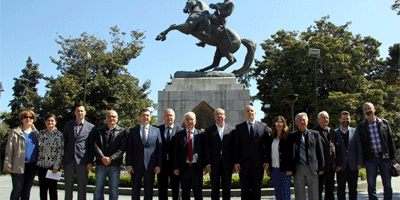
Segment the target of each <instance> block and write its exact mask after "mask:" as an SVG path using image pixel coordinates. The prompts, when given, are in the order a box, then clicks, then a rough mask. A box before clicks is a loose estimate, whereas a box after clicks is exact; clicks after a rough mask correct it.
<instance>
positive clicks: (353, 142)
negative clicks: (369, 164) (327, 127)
mask: <svg viewBox="0 0 400 200" xmlns="http://www.w3.org/2000/svg"><path fill="white" fill-rule="evenodd" d="M348 131H349V132H348V133H347V134H349V143H348V145H347V147H346V145H345V144H344V140H343V137H342V131H341V130H340V128H337V129H336V130H335V134H336V147H337V154H336V166H340V167H342V169H341V170H340V171H344V170H345V169H346V167H350V169H351V170H357V165H364V163H363V150H362V146H361V140H360V135H359V134H358V133H357V132H356V129H355V128H352V127H349V129H348ZM347 163H348V164H347Z"/></svg>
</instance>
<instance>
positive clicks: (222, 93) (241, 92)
mask: <svg viewBox="0 0 400 200" xmlns="http://www.w3.org/2000/svg"><path fill="white" fill-rule="evenodd" d="M249 103H250V91H249V90H248V89H244V87H243V86H242V85H241V84H237V83H236V78H235V77H201V78H174V79H172V82H171V83H170V84H168V85H166V86H165V89H164V90H163V91H158V120H157V124H159V125H160V124H163V123H164V120H163V115H164V110H165V109H167V108H172V109H173V110H174V111H175V115H176V119H175V124H177V125H179V126H181V125H183V120H184V115H185V113H187V112H189V111H193V112H194V113H196V118H197V124H196V128H200V129H202V128H207V127H208V126H210V125H212V124H213V123H215V121H214V113H213V112H214V110H215V109H217V108H222V109H224V110H225V112H226V113H225V114H226V123H227V124H229V125H232V126H235V125H236V124H238V123H240V122H243V121H245V117H244V109H245V107H246V106H247V105H249Z"/></svg>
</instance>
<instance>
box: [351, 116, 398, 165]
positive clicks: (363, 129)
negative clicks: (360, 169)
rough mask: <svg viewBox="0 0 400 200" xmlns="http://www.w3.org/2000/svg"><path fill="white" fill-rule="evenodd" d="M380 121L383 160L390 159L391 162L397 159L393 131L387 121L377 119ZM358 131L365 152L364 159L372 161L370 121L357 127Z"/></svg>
mask: <svg viewBox="0 0 400 200" xmlns="http://www.w3.org/2000/svg"><path fill="white" fill-rule="evenodd" d="M377 120H378V131H379V137H380V140H381V146H382V156H383V158H388V159H390V160H393V159H396V146H395V144H394V141H393V135H392V130H391V129H390V125H389V123H388V121H386V120H385V119H380V118H377ZM357 131H358V132H359V134H360V139H361V145H362V147H363V150H364V159H365V160H370V159H371V158H372V154H371V152H372V151H371V141H370V139H369V135H370V133H369V127H368V119H365V120H364V121H362V122H360V123H359V124H358V127H357Z"/></svg>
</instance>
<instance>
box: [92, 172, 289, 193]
mask: <svg viewBox="0 0 400 200" xmlns="http://www.w3.org/2000/svg"><path fill="white" fill-rule="evenodd" d="M107 180H108V179H107ZM95 182H96V176H95V174H94V173H89V178H88V184H89V185H94V184H95ZM231 184H232V185H231V188H232V189H240V178H239V174H237V173H235V174H233V175H232V182H231ZM106 185H108V181H107V182H106ZM292 185H293V184H292ZM142 186H143V182H142ZM119 187H132V183H131V176H130V175H126V174H125V173H124V172H121V176H120V180H119ZM154 187H158V181H157V176H156V177H155V179H154ZM169 187H170V185H169ZM262 187H263V188H269V187H272V182H271V179H270V177H268V176H267V175H264V179H263V181H262ZM203 189H211V180H210V175H209V174H207V175H205V176H203Z"/></svg>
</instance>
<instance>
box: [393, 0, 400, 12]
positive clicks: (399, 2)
mask: <svg viewBox="0 0 400 200" xmlns="http://www.w3.org/2000/svg"><path fill="white" fill-rule="evenodd" d="M392 10H394V11H396V12H397V15H400V0H396V1H395V2H394V4H393V5H392Z"/></svg>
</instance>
